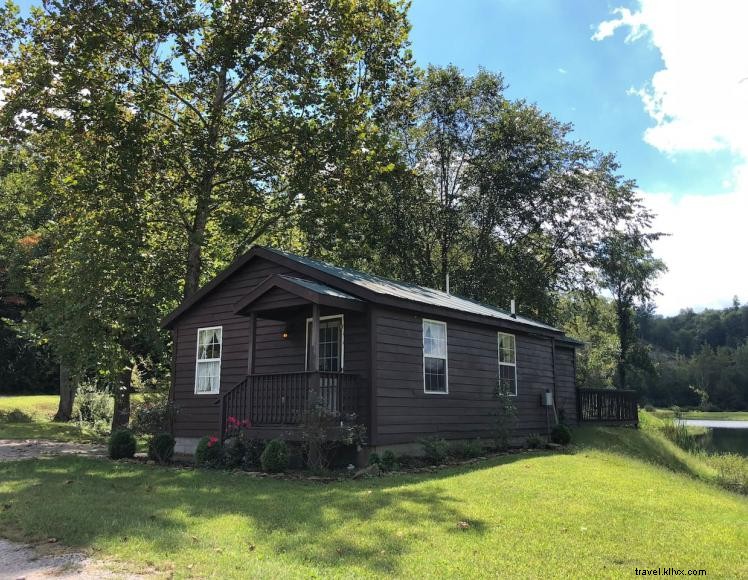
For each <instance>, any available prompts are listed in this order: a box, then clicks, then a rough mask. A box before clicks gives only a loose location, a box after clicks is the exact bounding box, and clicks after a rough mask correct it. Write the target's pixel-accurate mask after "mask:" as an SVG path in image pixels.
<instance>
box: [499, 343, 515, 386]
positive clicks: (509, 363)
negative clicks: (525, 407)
mask: <svg viewBox="0 0 748 580" xmlns="http://www.w3.org/2000/svg"><path fill="white" fill-rule="evenodd" d="M499 385H500V387H501V388H502V389H504V390H506V392H507V393H509V394H510V395H514V396H516V395H517V344H516V342H515V340H514V335H513V334H505V333H503V332H500V333H499Z"/></svg>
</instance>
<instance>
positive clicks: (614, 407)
mask: <svg viewBox="0 0 748 580" xmlns="http://www.w3.org/2000/svg"><path fill="white" fill-rule="evenodd" d="M577 417H579V421H580V422H582V421H586V422H595V423H607V424H611V425H614V424H615V425H637V424H638V423H639V410H638V400H637V394H636V391H624V390H617V389H578V390H577Z"/></svg>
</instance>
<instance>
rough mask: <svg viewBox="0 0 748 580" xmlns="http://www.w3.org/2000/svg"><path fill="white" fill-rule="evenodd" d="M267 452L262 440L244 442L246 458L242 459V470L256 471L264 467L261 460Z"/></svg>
mask: <svg viewBox="0 0 748 580" xmlns="http://www.w3.org/2000/svg"><path fill="white" fill-rule="evenodd" d="M264 450H265V441H263V440H262V439H249V440H245V441H244V457H243V458H242V469H246V470H248V471H254V470H256V469H260V468H261V467H262V462H261V460H260V458H261V457H262V452H263V451H264Z"/></svg>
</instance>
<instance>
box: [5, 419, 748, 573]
mask: <svg viewBox="0 0 748 580" xmlns="http://www.w3.org/2000/svg"><path fill="white" fill-rule="evenodd" d="M645 423H646V420H645ZM576 435H577V438H578V440H580V441H581V445H580V447H579V448H578V449H577V451H576V453H573V454H548V453H525V454H519V455H512V456H508V457H503V458H497V459H492V460H489V461H486V462H483V463H480V464H478V465H475V466H472V467H470V468H453V469H447V470H444V471H440V472H438V473H435V474H426V475H424V474H419V475H401V476H391V477H384V478H379V479H374V480H368V481H359V482H354V481H349V482H345V483H336V484H330V485H321V484H314V483H304V482H292V481H278V480H272V479H254V478H251V477H248V476H246V475H243V474H230V473H223V472H206V471H195V470H174V469H166V468H159V467H155V466H146V465H135V464H116V463H111V462H108V461H97V460H91V459H88V460H86V459H76V458H64V459H63V458H60V459H47V460H37V461H27V462H15V463H9V464H0V505H3V504H5V505H10V507H9V508H7V509H4V510H0V534H2V535H5V536H8V537H11V538H14V539H20V540H26V541H44V540H46V539H48V538H50V537H54V538H57V539H59V540H60V542H61V543H63V544H64V545H68V546H73V547H76V548H86V549H91V550H92V551H93V552H94V553H95V554H96V555H97V557H100V558H106V559H114V560H119V561H123V562H128V563H130V564H131V565H132V566H134V567H135V569H138V568H144V569H150V568H155V569H156V570H159V571H161V572H163V573H164V574H165V575H166V574H170V573H174V574H175V576H176V577H190V576H196V577H217V578H246V577H263V578H268V577H283V578H293V577H298V578H301V577H304V578H308V577H347V578H350V577H377V576H382V575H384V576H397V577H427V578H436V577H439V578H442V577H475V578H477V577H486V576H489V577H496V576H500V577H546V576H550V577H558V576H567V577H610V576H621V577H633V576H634V568H635V567H639V568H641V567H649V568H657V567H674V568H684V569H687V568H701V569H705V570H707V573H708V575H709V576H710V577H733V578H737V577H741V576H742V577H746V576H748V561H747V560H746V558H745V549H746V546H748V500H746V498H745V497H742V496H739V495H736V494H733V493H730V492H728V491H724V490H721V489H719V488H717V487H716V486H713V485H710V484H708V483H705V482H703V481H699V480H698V479H696V478H694V475H696V476H697V477H705V478H708V476H709V473H708V470H707V468H706V467H705V466H703V465H701V464H699V460H698V458H695V457H691V456H685V457H684V456H683V455H682V454H680V453H678V451H677V450H676V449H674V448H673V446H672V444H670V443H669V442H668V441H667V440H664V439H663V438H662V437H661V436H659V435H658V434H657V433H656V432H655V431H654V430H652V429H649V428H646V426H645V428H643V429H640V430H633V429H613V428H610V429H600V428H595V429H591V428H587V429H583V430H577V431H576ZM686 455H687V454H686ZM657 463H660V464H664V465H668V466H670V467H671V468H672V469H666V468H665V467H662V466H661V465H657ZM674 470H675V471H674ZM50 498H54V501H50ZM462 521H465V522H468V524H469V528H468V529H459V528H458V522H462Z"/></svg>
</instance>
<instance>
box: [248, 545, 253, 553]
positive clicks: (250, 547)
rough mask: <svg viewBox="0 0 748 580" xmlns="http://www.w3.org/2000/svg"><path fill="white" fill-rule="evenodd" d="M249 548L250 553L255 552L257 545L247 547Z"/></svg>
mask: <svg viewBox="0 0 748 580" xmlns="http://www.w3.org/2000/svg"><path fill="white" fill-rule="evenodd" d="M247 547H248V548H249V551H250V552H254V551H255V545H254V544H250V545H249V546H247Z"/></svg>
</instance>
